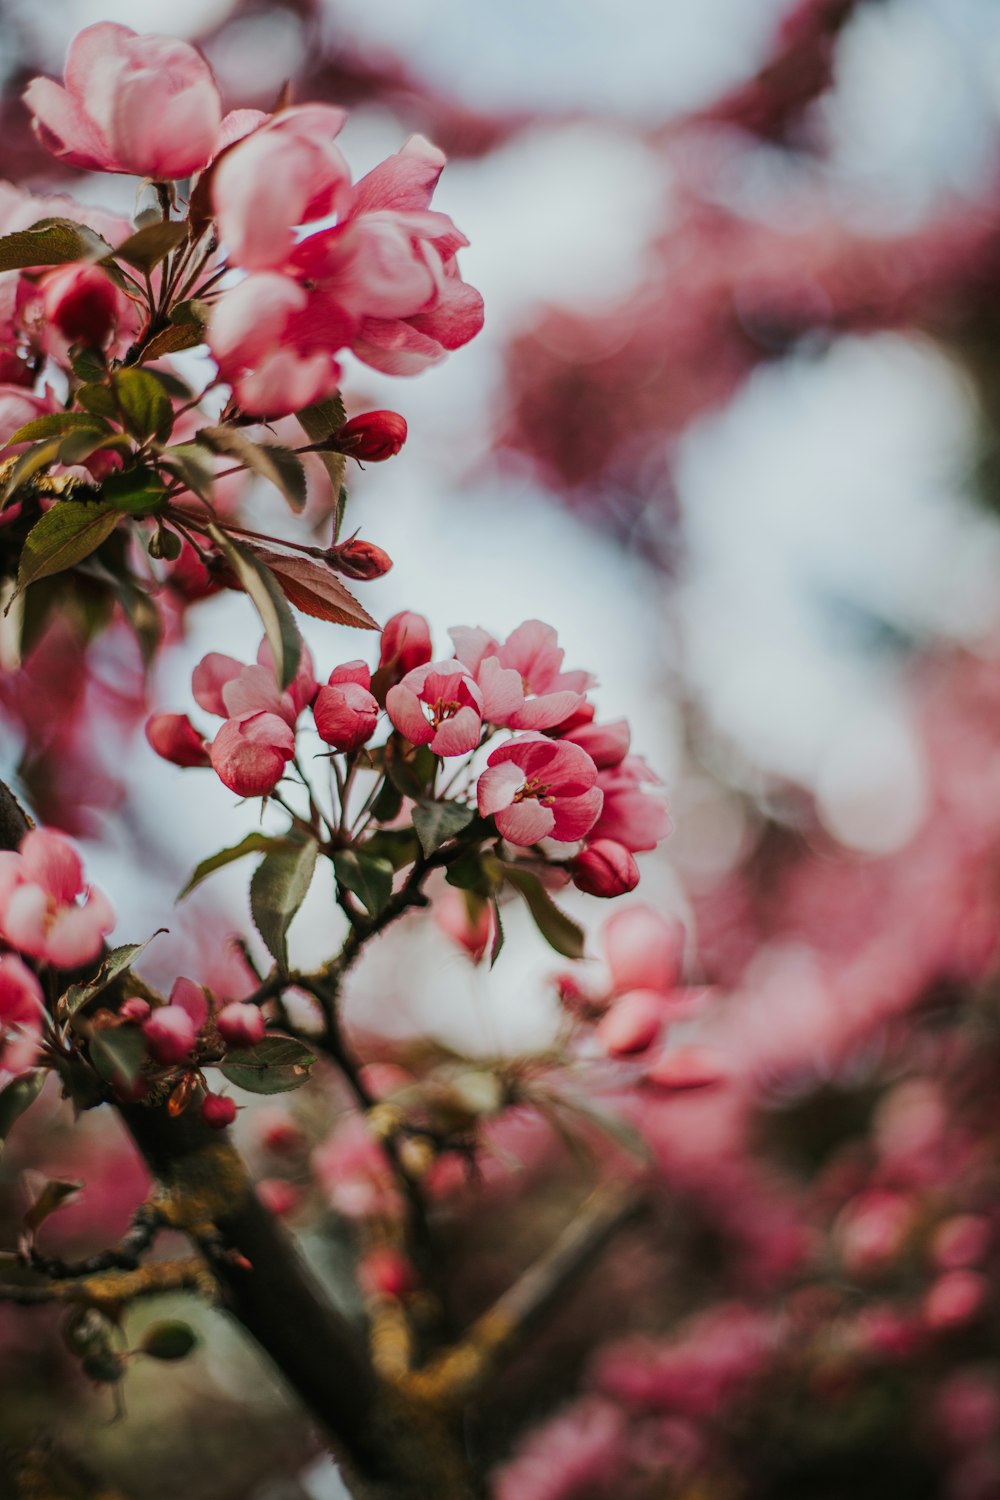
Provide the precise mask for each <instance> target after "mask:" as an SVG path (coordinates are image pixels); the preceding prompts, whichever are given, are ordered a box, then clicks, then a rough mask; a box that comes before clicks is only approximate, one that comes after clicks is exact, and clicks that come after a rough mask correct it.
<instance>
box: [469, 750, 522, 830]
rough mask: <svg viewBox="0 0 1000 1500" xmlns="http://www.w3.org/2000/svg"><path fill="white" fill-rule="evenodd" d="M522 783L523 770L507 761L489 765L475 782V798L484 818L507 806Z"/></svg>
mask: <svg viewBox="0 0 1000 1500" xmlns="http://www.w3.org/2000/svg"><path fill="white" fill-rule="evenodd" d="M523 785H524V772H523V771H522V770H521V769H520V767H518V766H516V765H511V764H510V763H509V762H508V763H505V764H501V765H497V766H490V767H488V769H487V770H485V771H484V772H483V774H482V775H481V776H480V778H479V780H478V782H477V783H476V799H477V801H478V803H479V811H480V813H481V814H482V816H483V817H484V818H491V817H492V816H493V814H494V813H497V812H499V811H500V810H501V808H504V807H509V806H510V805H511V803H512V802H513V800H514V798H515V796H516V795H517V793H518V792H519V791H520V790H521V788H522V786H523Z"/></svg>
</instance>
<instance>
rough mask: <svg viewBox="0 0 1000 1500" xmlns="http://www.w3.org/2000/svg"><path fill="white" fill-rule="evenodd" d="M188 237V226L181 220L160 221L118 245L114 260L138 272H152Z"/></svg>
mask: <svg viewBox="0 0 1000 1500" xmlns="http://www.w3.org/2000/svg"><path fill="white" fill-rule="evenodd" d="M187 237H188V226H187V224H185V223H184V222H182V221H181V220H178V219H158V220H157V221H156V222H155V223H153V224H146V225H144V226H143V228H142V229H137V230H136V232H135V234H130V235H129V237H128V239H127V240H123V241H122V243H121V244H120V245H116V246H115V250H114V258H115V259H116V260H123V261H125V263H126V265H129V266H134V267H135V268H136V270H137V271H151V270H152V269H153V267H154V266H156V265H159V263H160V261H161V260H163V259H164V257H165V256H167V255H169V254H170V252H171V250H175V249H176V248H177V246H178V245H179V244H180V243H181V241H182V240H186V239H187Z"/></svg>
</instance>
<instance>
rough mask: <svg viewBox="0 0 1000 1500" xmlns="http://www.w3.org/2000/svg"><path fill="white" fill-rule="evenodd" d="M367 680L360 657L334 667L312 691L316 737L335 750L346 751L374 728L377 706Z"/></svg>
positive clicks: (360, 743) (359, 743)
mask: <svg viewBox="0 0 1000 1500" xmlns="http://www.w3.org/2000/svg"><path fill="white" fill-rule="evenodd" d="M371 680H372V679H371V673H370V672H369V670H368V668H367V667H366V666H365V663H364V662H363V661H350V662H347V663H346V665H344V666H342V667H335V668H334V670H333V671H332V672H331V673H330V681H329V683H328V684H327V686H326V687H321V688H320V690H319V692H318V693H317V694H316V701H315V702H314V703H313V718H314V719H315V720H316V728H317V730H318V731H319V737H320V739H321V740H324V741H325V742H326V744H328V745H332V746H333V747H334V749H335V750H343V751H345V752H347V753H348V754H350V753H351V752H352V751H354V750H358V749H360V748H361V746H362V745H363V744H365V742H366V741H367V740H369V739H371V736H372V735H373V733H374V732H375V725H376V724H377V723H378V715H379V706H378V703H377V701H376V699H375V698H374V697H373V696H372V694H371V692H370V691H369V689H370V687H371Z"/></svg>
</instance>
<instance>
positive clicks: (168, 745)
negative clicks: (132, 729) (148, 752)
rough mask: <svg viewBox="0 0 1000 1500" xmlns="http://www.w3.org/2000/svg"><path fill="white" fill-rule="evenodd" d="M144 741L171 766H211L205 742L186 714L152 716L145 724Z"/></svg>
mask: <svg viewBox="0 0 1000 1500" xmlns="http://www.w3.org/2000/svg"><path fill="white" fill-rule="evenodd" d="M146 739H147V740H148V741H149V743H150V745H151V746H152V747H153V749H154V750H155V751H156V753H157V755H160V756H162V757H163V759H164V760H169V761H170V762H171V764H172V765H175V766H208V765H211V761H210V760H209V758H208V751H207V750H206V748H205V741H204V740H203V739H202V737H201V735H200V734H199V733H198V731H197V729H195V727H194V725H193V724H192V723H191V720H190V719H189V718H188V716H187V714H153V716H152V717H151V718H150V719H148V720H147V722H146Z"/></svg>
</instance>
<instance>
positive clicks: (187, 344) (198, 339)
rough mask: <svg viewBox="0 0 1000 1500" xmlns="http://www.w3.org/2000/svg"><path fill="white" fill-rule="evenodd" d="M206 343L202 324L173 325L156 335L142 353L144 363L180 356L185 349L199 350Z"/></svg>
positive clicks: (162, 329)
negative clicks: (173, 355) (166, 355)
mask: <svg viewBox="0 0 1000 1500" xmlns="http://www.w3.org/2000/svg"><path fill="white" fill-rule="evenodd" d="M204 342H205V330H204V328H203V327H202V325H201V324H200V323H177V324H174V323H172V324H171V325H170V327H169V328H161V329H160V332H159V333H155V334H154V335H153V337H152V338H151V339H150V341H149V343H148V344H147V345H146V347H145V349H143V351H142V359H143V360H144V361H147V360H153V359H161V358H162V357H163V355H164V354H180V353H181V351H182V350H184V349H197V347H198V345H199V344H203V343H204Z"/></svg>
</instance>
